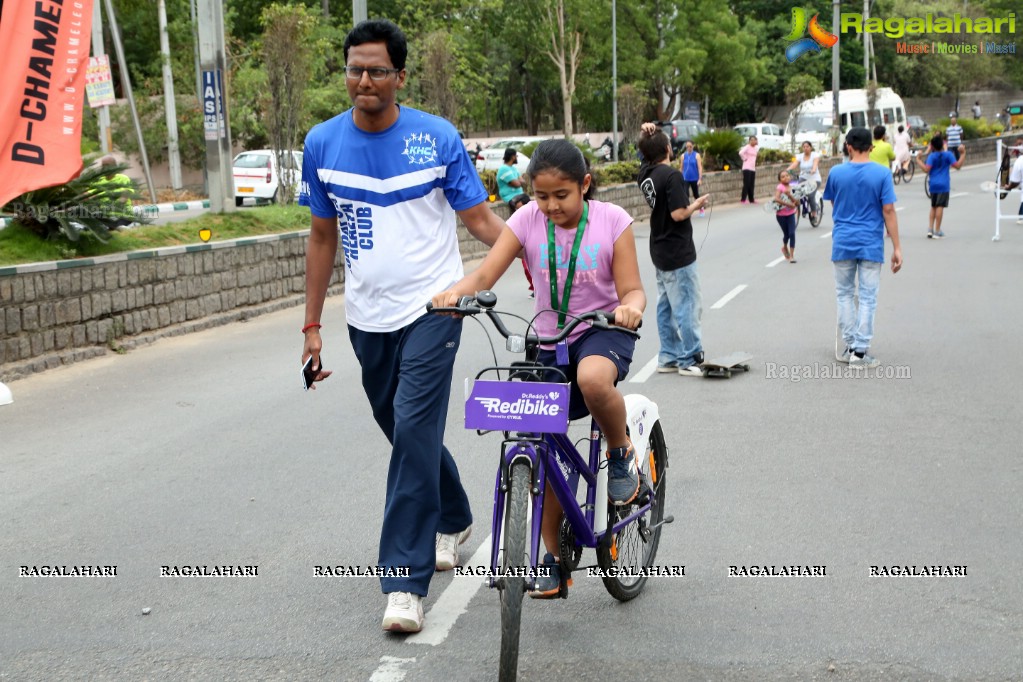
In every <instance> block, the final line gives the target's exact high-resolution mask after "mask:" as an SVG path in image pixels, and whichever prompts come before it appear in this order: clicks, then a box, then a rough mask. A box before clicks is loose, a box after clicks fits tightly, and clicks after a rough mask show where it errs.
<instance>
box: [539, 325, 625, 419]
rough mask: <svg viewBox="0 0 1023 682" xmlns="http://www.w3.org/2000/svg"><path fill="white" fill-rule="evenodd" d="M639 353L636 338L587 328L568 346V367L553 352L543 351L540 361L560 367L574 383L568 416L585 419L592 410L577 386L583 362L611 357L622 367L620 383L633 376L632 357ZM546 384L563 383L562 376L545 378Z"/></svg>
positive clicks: (610, 358) (606, 330) (613, 331)
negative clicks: (630, 372)
mask: <svg viewBox="0 0 1023 682" xmlns="http://www.w3.org/2000/svg"><path fill="white" fill-rule="evenodd" d="M635 350H636V337H635V336H632V335H631V334H626V333H625V332H620V331H615V330H613V329H592V328H591V329H587V330H586V331H585V332H583V335H582V336H580V337H579V338H578V339H576V340H575V341H573V342H572V343H570V344H568V365H567V366H563V365H558V364H557V362H556V359H557V358H556V356H555V352H554V351H553V350H544V349H541V350H540V354H539V356H538V357H537V361H538V362H539V363H540V364H541V365H545V366H547V367H557V368H558V369H560V370H561V371H562V372H564V373H565V376H566V377H568V380H569V381H570V382H571V383H572V392H571V397H570V398H569V407H568V416H569V419H582V418H583V417H585V416H586V415H587V414H589V411H588V410H587V409H586V403H585V401H584V400H583V394H582V392H581V391H580V390H579V387H578V386H577V385H576V383H575V376H576V373H575V370H576V367H578V366H579V362H580V361H581V360H582V359H583V358H585V357H588V356H590V355H599V356H601V357H604V358H607V359H608V360H610V361H611V362H613V363H614V365H615V367H617V368H618V379H617V380H616V381H615V384H616V385H617V384H618V382H619V381H622V380H623V379H625V377H626V376H627V375H628V374H629V367H630V366H631V365H632V354H633V352H634V351H635ZM544 379H545V380H546V381H561V378H560V377H558V378H557V379H555V378H554V377H553V376H550V375H548V376H546V377H544Z"/></svg>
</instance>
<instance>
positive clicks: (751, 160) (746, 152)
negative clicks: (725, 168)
mask: <svg viewBox="0 0 1023 682" xmlns="http://www.w3.org/2000/svg"><path fill="white" fill-rule="evenodd" d="M757 151H759V147H758V146H757V136H756V135H750V136H749V142H747V143H746V146H745V147H743V148H742V149H740V150H739V158H740V159H742V201H741V202H740V203H743V204H747V203H748V204H755V203H757V200H756V199H754V198H753V183H754V182H755V181H756V179H757ZM747 197H749V201H747V200H746V198H747Z"/></svg>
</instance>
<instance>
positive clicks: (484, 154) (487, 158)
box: [476, 136, 550, 173]
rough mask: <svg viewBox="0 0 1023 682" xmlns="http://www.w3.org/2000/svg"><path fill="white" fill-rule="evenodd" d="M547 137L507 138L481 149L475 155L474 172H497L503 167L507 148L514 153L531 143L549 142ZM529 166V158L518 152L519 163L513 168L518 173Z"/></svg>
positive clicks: (524, 170)
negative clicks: (512, 149) (511, 149)
mask: <svg viewBox="0 0 1023 682" xmlns="http://www.w3.org/2000/svg"><path fill="white" fill-rule="evenodd" d="M549 139H550V138H549V137H527V136H522V137H509V138H506V139H504V140H498V141H497V142H494V143H493V144H491V145H488V146H487V147H486V148H484V149H482V150H481V151H480V153H479V154H477V155H476V170H478V171H485V170H497V169H498V168H500V167H501V166H503V165H504V150H505V149H507V148H508V147H512V148H514V149H515V150H516V151H518V150H520V149H522V148H523V147H524V146H525V145H527V144H530V143H533V142H542V141H543V140H549ZM528 165H529V157H528V156H526V155H525V154H523V153H522V152H521V151H519V161H518V163H516V164H515V168H516V169H517V170H518V171H519V173H525V172H526V166H528Z"/></svg>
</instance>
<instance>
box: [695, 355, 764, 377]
mask: <svg viewBox="0 0 1023 682" xmlns="http://www.w3.org/2000/svg"><path fill="white" fill-rule="evenodd" d="M752 359H753V356H752V355H750V354H749V353H743V352H742V351H738V352H735V353H732V354H731V355H725V356H723V357H720V358H712V359H710V360H706V361H704V362H701V363H700V369H702V370H703V376H704V377H716V378H725V379H729V378H731V376H732V372H737V371H739V370H742V371H743V372H748V371H749V361H750V360H752Z"/></svg>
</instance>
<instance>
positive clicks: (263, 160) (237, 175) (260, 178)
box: [231, 149, 302, 206]
mask: <svg viewBox="0 0 1023 682" xmlns="http://www.w3.org/2000/svg"><path fill="white" fill-rule="evenodd" d="M284 164H285V168H284V172H283V173H278V172H277V157H276V154H274V151H273V150H272V149H257V150H255V151H251V152H242V153H241V154H239V155H238V156H236V157H234V162H233V163H232V164H231V166H232V167H231V173H232V175H234V203H235V204H236V205H238V206H241V205H242V202H243V201H244V200H245V197H253V198H254V199H256V201H257V202H258V201H260V200H263V201H270V202H274V201H276V200H277V187H278V185H279V184H280V177H281V175H283V176H284V178H285V180H286V182H290V183H291V184H292V185H293V186H294V187H295V191H296V192H297V191H298V184H299V182H301V180H302V152H300V151H292V152H290V154H285V157H284Z"/></svg>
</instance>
